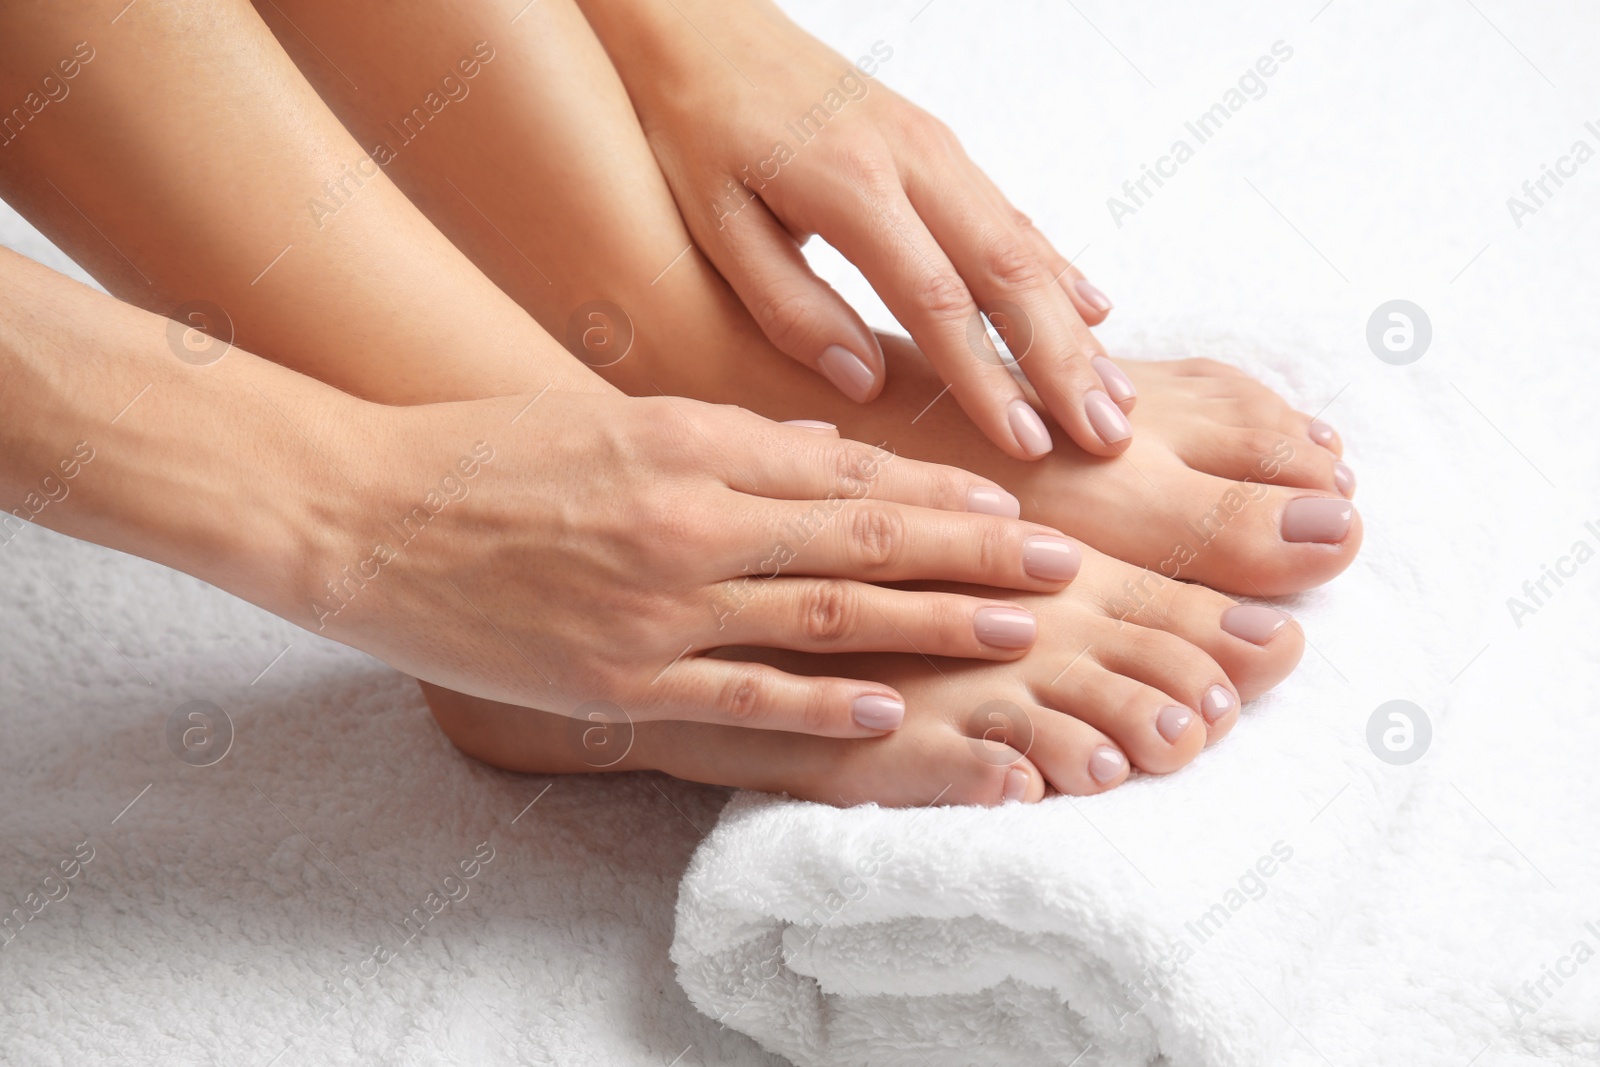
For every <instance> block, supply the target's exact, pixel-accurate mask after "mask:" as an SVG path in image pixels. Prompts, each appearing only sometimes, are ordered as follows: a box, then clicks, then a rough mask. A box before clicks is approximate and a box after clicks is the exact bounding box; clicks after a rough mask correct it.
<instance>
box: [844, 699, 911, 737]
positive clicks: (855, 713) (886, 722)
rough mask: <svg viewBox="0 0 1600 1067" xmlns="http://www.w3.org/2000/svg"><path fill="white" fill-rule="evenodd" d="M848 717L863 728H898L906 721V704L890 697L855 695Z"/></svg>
mask: <svg viewBox="0 0 1600 1067" xmlns="http://www.w3.org/2000/svg"><path fill="white" fill-rule="evenodd" d="M850 717H851V718H853V719H855V722H856V725H857V726H859V727H861V728H862V729H863V730H898V729H900V724H901V723H903V722H905V721H906V706H905V705H904V704H902V703H901V702H900V701H898V700H895V699H893V698H892V697H883V696H864V697H856V699H855V701H854V702H853V703H852V704H851V705H850Z"/></svg>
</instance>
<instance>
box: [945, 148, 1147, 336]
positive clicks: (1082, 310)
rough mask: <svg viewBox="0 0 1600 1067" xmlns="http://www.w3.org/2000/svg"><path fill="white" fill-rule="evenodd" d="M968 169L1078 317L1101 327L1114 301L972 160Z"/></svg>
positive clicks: (1091, 324)
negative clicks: (1063, 293)
mask: <svg viewBox="0 0 1600 1067" xmlns="http://www.w3.org/2000/svg"><path fill="white" fill-rule="evenodd" d="M968 166H969V167H971V170H972V177H973V180H974V181H975V182H977V183H978V184H979V185H980V186H982V187H983V188H984V189H985V190H986V191H987V192H988V194H989V201H990V203H992V204H993V205H994V206H995V207H996V208H997V209H998V210H999V211H1000V212H1001V213H1002V214H1003V215H1004V216H1005V217H1007V218H1009V219H1010V220H1011V223H1012V225H1013V226H1015V227H1016V228H1017V230H1018V232H1020V233H1021V234H1022V237H1023V240H1024V241H1026V242H1027V245H1028V247H1029V248H1031V249H1032V250H1033V253H1034V255H1036V256H1038V257H1039V261H1040V262H1041V263H1043V264H1044V266H1045V269H1046V270H1048V271H1049V272H1050V277H1051V278H1052V279H1053V280H1054V281H1055V283H1056V284H1057V285H1059V286H1060V287H1061V289H1062V291H1063V292H1065V293H1066V294H1067V298H1068V299H1069V300H1071V301H1072V306H1073V307H1075V308H1077V310H1078V316H1079V317H1080V318H1082V319H1083V321H1084V322H1086V323H1088V324H1089V325H1090V326H1098V325H1100V324H1101V323H1102V322H1104V321H1105V320H1106V316H1107V315H1109V314H1110V313H1111V309H1112V308H1113V307H1115V305H1114V304H1112V303H1111V298H1110V297H1108V296H1106V294H1105V293H1103V292H1101V291H1100V287H1099V286H1097V285H1095V284H1094V283H1093V282H1091V281H1090V280H1089V279H1088V278H1086V277H1084V275H1083V271H1081V270H1079V269H1078V268H1077V267H1075V266H1074V265H1073V264H1072V262H1071V261H1070V260H1069V259H1067V257H1066V256H1063V255H1062V254H1061V253H1060V252H1058V251H1056V247H1055V245H1053V244H1051V243H1050V239H1049V238H1047V237H1046V236H1045V235H1044V234H1043V233H1041V232H1040V230H1039V228H1038V227H1037V226H1035V225H1034V224H1033V220H1032V219H1031V218H1029V217H1028V216H1027V215H1025V214H1023V213H1022V212H1021V211H1018V210H1017V208H1016V207H1015V206H1014V205H1012V203H1011V201H1009V200H1007V199H1006V197H1005V194H1004V193H1002V192H1001V191H1000V187H999V186H997V185H995V183H994V180H993V179H992V178H990V177H989V176H988V175H987V174H985V173H984V172H983V170H982V169H981V168H979V167H978V166H977V165H976V164H973V163H971V162H970V161H969V162H968Z"/></svg>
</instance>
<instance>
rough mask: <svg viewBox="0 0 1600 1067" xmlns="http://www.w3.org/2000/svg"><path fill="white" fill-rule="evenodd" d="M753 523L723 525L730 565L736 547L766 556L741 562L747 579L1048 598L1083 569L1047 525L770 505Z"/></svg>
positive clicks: (918, 511) (857, 505) (838, 504)
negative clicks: (950, 587) (849, 581)
mask: <svg viewBox="0 0 1600 1067" xmlns="http://www.w3.org/2000/svg"><path fill="white" fill-rule="evenodd" d="M755 520H756V521H755V528H749V527H748V526H746V525H745V524H744V523H729V524H728V526H727V528H726V535H727V536H728V537H729V538H730V539H734V540H732V543H731V544H730V545H729V553H730V558H735V554H736V553H737V551H738V548H737V547H735V546H745V545H750V544H760V545H761V546H762V551H763V558H762V559H761V560H757V561H751V563H749V564H747V568H748V569H747V572H746V573H749V574H754V575H758V576H759V575H764V576H766V577H769V578H772V577H777V576H779V575H789V576H798V575H805V576H810V577H819V578H853V579H855V580H857V581H863V582H872V583H875V584H876V583H881V582H910V581H943V582H966V583H970V584H973V585H989V586H994V587H996V588H1000V589H1021V590H1028V591H1033V592H1055V591H1057V590H1059V589H1060V588H1061V587H1062V586H1064V585H1065V584H1066V583H1068V582H1070V581H1072V579H1073V578H1075V577H1077V575H1078V571H1079V569H1080V568H1081V566H1082V561H1083V552H1082V550H1081V549H1080V548H1079V547H1078V545H1077V543H1076V542H1074V541H1072V540H1070V539H1069V538H1066V537H1063V536H1061V534H1059V533H1057V532H1056V531H1055V530H1052V529H1050V528H1049V527H1046V526H1037V525H1035V524H1033V523H1030V522H1022V521H1020V520H1004V519H998V518H993V517H990V516H986V515H962V514H952V513H951V512H947V511H935V510H933V509H931V508H916V507H910V506H908V505H905V504H893V503H888V502H885V501H876V500H833V501H820V502H814V503H813V502H804V501H793V502H791V501H781V502H780V501H773V502H770V503H769V504H768V505H767V507H766V508H765V509H764V510H763V511H761V512H756V513H755ZM741 527H745V528H741ZM763 537H765V538H766V540H765V541H763V540H762V539H763Z"/></svg>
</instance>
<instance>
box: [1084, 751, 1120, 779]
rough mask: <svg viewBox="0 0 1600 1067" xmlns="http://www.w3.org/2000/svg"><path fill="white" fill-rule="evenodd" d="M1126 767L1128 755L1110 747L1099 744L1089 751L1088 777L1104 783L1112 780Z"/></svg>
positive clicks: (1118, 776)
mask: <svg viewBox="0 0 1600 1067" xmlns="http://www.w3.org/2000/svg"><path fill="white" fill-rule="evenodd" d="M1127 769H1128V757H1127V756H1124V755H1123V754H1122V753H1121V752H1119V751H1117V750H1116V749H1114V748H1112V747H1111V746H1110V745H1101V746H1100V747H1099V748H1097V749H1095V750H1094V751H1093V752H1091V753H1089V777H1090V778H1093V779H1094V780H1095V781H1097V782H1099V783H1100V784H1101V785H1105V784H1106V783H1107V782H1114V781H1116V780H1117V779H1118V778H1120V777H1122V775H1123V774H1124V773H1125V772H1126V771H1127Z"/></svg>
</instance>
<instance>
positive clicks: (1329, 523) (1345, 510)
mask: <svg viewBox="0 0 1600 1067" xmlns="http://www.w3.org/2000/svg"><path fill="white" fill-rule="evenodd" d="M1355 514H1356V509H1355V508H1354V507H1353V506H1352V505H1351V503H1350V502H1349V501H1348V500H1334V499H1332V498H1330V497H1322V496H1303V497H1301V498H1299V499H1298V500H1291V501H1289V503H1287V504H1285V505H1284V508H1283V525H1282V527H1281V528H1280V531H1279V532H1280V533H1281V534H1282V536H1283V539H1284V540H1285V541H1293V542H1296V543H1302V542H1306V541H1312V542H1315V543H1317V544H1321V545H1336V544H1338V543H1339V542H1340V541H1343V540H1344V535H1345V534H1347V533H1349V532H1350V520H1352V519H1353V518H1355Z"/></svg>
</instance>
